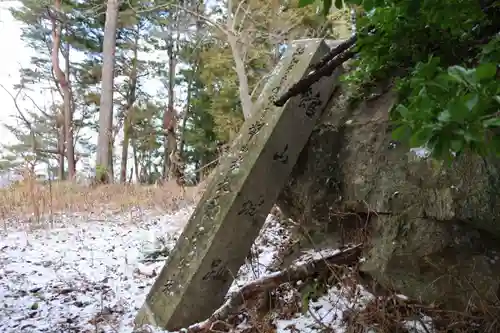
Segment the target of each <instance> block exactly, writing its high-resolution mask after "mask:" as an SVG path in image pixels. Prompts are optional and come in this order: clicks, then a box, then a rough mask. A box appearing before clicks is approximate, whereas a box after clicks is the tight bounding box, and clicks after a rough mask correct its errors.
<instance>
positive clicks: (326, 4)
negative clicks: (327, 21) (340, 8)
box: [323, 0, 332, 16]
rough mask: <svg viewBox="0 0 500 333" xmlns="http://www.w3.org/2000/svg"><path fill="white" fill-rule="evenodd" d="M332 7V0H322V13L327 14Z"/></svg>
mask: <svg viewBox="0 0 500 333" xmlns="http://www.w3.org/2000/svg"><path fill="white" fill-rule="evenodd" d="M331 8H332V0H323V15H324V16H327V15H328V13H329V12H330V9H331Z"/></svg>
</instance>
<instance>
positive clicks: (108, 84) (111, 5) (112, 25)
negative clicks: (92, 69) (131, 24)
mask: <svg viewBox="0 0 500 333" xmlns="http://www.w3.org/2000/svg"><path fill="white" fill-rule="evenodd" d="M117 21H118V0H108V2H107V9H106V22H105V26H104V42H103V66H102V88H101V103H100V108H99V135H98V139H97V158H96V180H97V181H98V182H101V183H109V182H110V181H111V172H112V170H111V169H112V159H111V158H110V156H112V149H113V147H112V141H113V140H112V136H113V81H114V67H115V47H116V28H117Z"/></svg>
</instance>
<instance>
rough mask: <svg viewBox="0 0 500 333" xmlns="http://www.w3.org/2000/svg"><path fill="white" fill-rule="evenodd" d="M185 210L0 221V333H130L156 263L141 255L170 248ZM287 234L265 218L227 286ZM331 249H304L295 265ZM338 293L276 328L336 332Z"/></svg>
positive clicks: (267, 258) (268, 261) (251, 273)
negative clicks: (35, 224) (0, 226)
mask: <svg viewBox="0 0 500 333" xmlns="http://www.w3.org/2000/svg"><path fill="white" fill-rule="evenodd" d="M191 212H192V208H185V209H181V210H179V211H178V212H176V213H173V214H167V215H165V214H163V215H162V214H159V213H158V212H153V211H141V210H136V211H131V212H128V213H126V214H124V213H112V212H107V213H93V214H70V215H59V216H57V217H56V219H55V220H54V221H52V222H51V223H45V225H44V226H43V227H41V228H40V227H39V228H36V229H33V228H32V225H29V224H23V223H21V222H19V221H17V225H14V224H15V221H9V223H5V228H4V231H3V232H1V233H0V236H1V237H0V332H1V333H4V332H5V333H10V332H26V333H38V332H47V333H71V332H79V333H85V332H89V333H90V332H93V333H96V332H102V333H108V332H109V333H111V332H113V333H116V332H120V333H129V332H132V330H133V320H134V316H135V314H136V312H137V310H138V309H139V308H140V306H141V305H142V303H143V301H144V299H145V297H146V294H147V293H148V291H149V288H150V287H151V286H152V284H153V282H154V280H155V277H156V275H157V274H158V273H159V271H160V269H161V267H162V265H163V263H164V261H163V260H161V258H159V260H158V258H157V259H156V260H152V261H145V260H144V259H145V257H146V256H147V254H148V253H150V252H151V251H152V250H154V249H158V248H161V247H165V246H166V247H167V248H172V247H173V246H174V244H175V241H176V239H177V237H178V236H179V234H180V233H181V232H182V228H183V227H184V225H185V223H186V222H187V220H188V218H189V216H190V214H191ZM287 237H289V234H288V231H286V229H285V228H284V227H283V226H282V225H281V224H280V223H279V222H278V221H276V220H275V219H273V218H272V217H271V216H269V218H268V219H267V221H266V224H265V226H264V228H263V230H262V232H261V234H260V236H259V238H258V239H257V240H256V242H255V244H254V246H253V251H252V252H253V255H252V257H253V258H252V260H251V262H247V263H246V264H245V265H244V266H243V267H242V268H241V269H240V271H239V274H238V278H237V280H236V281H235V282H234V283H233V285H232V286H231V290H230V291H233V290H235V289H237V288H239V287H241V286H242V285H243V284H245V283H246V282H248V281H251V280H254V279H256V278H258V277H261V276H263V275H265V274H269V273H271V269H269V267H270V266H272V264H273V261H274V260H275V256H276V254H277V251H278V249H280V247H281V246H282V245H283V242H284V241H285V240H286V238H287ZM331 254H332V251H326V252H322V253H319V254H318V253H316V254H313V253H306V254H305V255H304V257H302V258H300V259H299V260H298V262H300V261H304V260H307V259H313V258H316V257H317V256H318V255H320V256H321V255H331ZM359 292H360V293H361V294H362V295H361V296H362V297H361V298H363V299H365V300H367V299H369V295H368V293H366V292H365V291H363V290H359ZM343 293H345V291H342V290H339V289H336V288H333V289H331V290H330V291H329V292H328V293H327V294H326V295H324V296H322V297H320V298H319V299H318V300H317V301H316V302H311V303H310V307H309V311H308V312H306V313H305V314H299V315H296V316H295V317H294V318H292V319H289V320H282V319H279V318H276V319H275V325H276V329H277V332H280V333H285V332H320V331H322V330H324V328H325V325H326V326H328V327H332V328H335V330H336V332H342V328H341V326H340V322H341V319H342V312H343V311H344V310H346V309H349V308H353V307H355V306H357V305H356V304H352V303H350V302H349V301H347V300H346V297H345V296H344V295H343ZM297 330H298V331H297ZM155 331H156V330H155ZM157 332H158V331H157Z"/></svg>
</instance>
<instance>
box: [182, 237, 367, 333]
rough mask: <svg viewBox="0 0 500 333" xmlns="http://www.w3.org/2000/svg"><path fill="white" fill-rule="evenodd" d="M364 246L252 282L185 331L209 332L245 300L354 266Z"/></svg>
mask: <svg viewBox="0 0 500 333" xmlns="http://www.w3.org/2000/svg"><path fill="white" fill-rule="evenodd" d="M361 250H362V244H359V245H356V246H354V247H351V248H348V249H346V250H344V251H342V252H339V253H336V254H333V255H330V256H327V257H324V258H320V259H316V260H311V261H308V262H306V263H304V264H302V265H293V266H290V267H289V268H287V269H285V270H283V271H281V272H276V273H274V274H270V275H267V276H263V277H261V278H260V279H257V280H255V281H251V282H249V283H247V284H245V285H244V286H243V287H241V288H240V289H239V290H238V291H235V292H233V293H231V294H230V295H229V297H228V299H227V300H226V302H225V303H224V304H223V305H222V306H221V307H220V308H219V309H217V310H216V311H215V312H214V313H213V314H212V315H211V316H210V318H208V319H207V320H205V321H203V322H201V323H198V324H194V325H191V326H190V327H189V328H188V329H187V330H184V332H187V333H202V332H208V331H210V330H211V329H212V327H213V325H214V324H216V323H218V322H220V321H223V320H224V319H227V318H228V317H229V316H230V315H231V314H234V313H236V312H237V311H238V310H239V309H240V308H241V306H243V305H244V304H245V300H247V299H250V298H252V297H254V296H256V295H258V294H262V293H264V292H267V291H270V290H273V289H276V288H278V287H279V286H280V285H282V284H284V283H289V282H296V281H300V280H305V279H306V278H307V277H309V276H311V275H314V274H315V273H318V272H321V271H324V270H326V269H328V267H329V266H331V265H337V266H342V265H353V264H355V263H357V262H358V260H359V258H360V257H361Z"/></svg>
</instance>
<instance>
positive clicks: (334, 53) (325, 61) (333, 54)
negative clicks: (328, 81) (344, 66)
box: [313, 35, 358, 70]
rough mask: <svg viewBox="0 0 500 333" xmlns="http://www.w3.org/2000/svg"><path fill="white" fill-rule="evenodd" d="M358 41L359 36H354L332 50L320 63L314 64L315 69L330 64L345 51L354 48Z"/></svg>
mask: <svg viewBox="0 0 500 333" xmlns="http://www.w3.org/2000/svg"><path fill="white" fill-rule="evenodd" d="M357 40H358V36H357V35H354V36H352V37H351V38H349V39H347V40H345V41H344V42H342V43H340V44H339V45H337V46H336V47H334V48H333V49H331V50H330V52H328V53H327V54H326V55H325V56H324V57H323V58H322V59H321V60H320V61H318V63H316V64H314V66H313V69H315V70H317V69H320V68H321V67H323V66H325V65H326V64H328V63H329V62H330V61H331V60H332V59H333V58H335V57H336V56H338V55H339V54H341V53H342V52H344V51H347V50H348V49H349V48H350V47H351V46H353V45H354V44H355V43H356V41H357Z"/></svg>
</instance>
